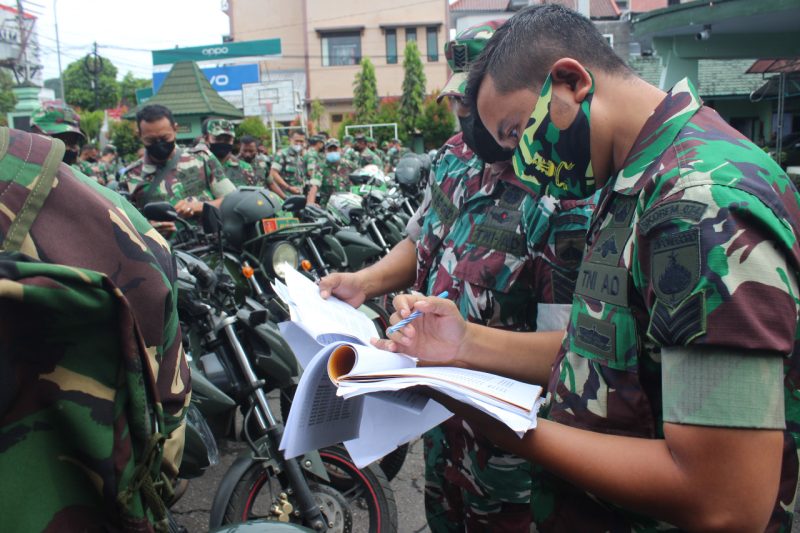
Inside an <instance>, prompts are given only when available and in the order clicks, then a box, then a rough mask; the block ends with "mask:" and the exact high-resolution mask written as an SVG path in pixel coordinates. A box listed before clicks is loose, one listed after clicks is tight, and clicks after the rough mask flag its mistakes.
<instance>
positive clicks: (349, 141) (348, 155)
mask: <svg viewBox="0 0 800 533" xmlns="http://www.w3.org/2000/svg"><path fill="white" fill-rule="evenodd" d="M354 152H355V150H354V149H353V136H352V135H345V136H344V137H342V159H349V160H351V161H354V159H353V158H354V157H355V156H354Z"/></svg>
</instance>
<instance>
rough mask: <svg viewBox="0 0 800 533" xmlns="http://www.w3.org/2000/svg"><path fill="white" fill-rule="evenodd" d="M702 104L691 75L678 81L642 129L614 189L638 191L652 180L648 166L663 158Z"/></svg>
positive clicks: (628, 193) (625, 192)
mask: <svg viewBox="0 0 800 533" xmlns="http://www.w3.org/2000/svg"><path fill="white" fill-rule="evenodd" d="M702 106H703V101H702V100H701V99H700V97H699V96H698V94H697V90H696V89H695V88H694V85H692V82H691V81H689V79H688V78H684V79H682V80H681V81H679V82H678V83H676V84H675V86H674V87H673V88H672V90H670V91H669V93H667V96H666V97H665V98H664V100H662V101H661V103H660V104H659V105H658V107H656V109H655V111H653V114H652V115H650V118H648V119H647V122H645V125H644V127H643V128H642V131H640V132H639V136H638V137H637V138H636V141H635V142H634V143H633V147H632V148H631V151H630V152H629V153H628V157H626V158H625V163H624V164H623V165H622V170H620V171H619V173H617V175H616V177H615V178H614V180H613V183H612V187H613V190H614V192H618V193H620V194H623V195H633V194H637V193H638V192H639V191H640V190H641V189H642V187H644V185H645V184H646V183H647V182H648V181H649V179H650V172H648V169H650V167H651V166H652V165H654V164H656V163H657V162H658V161H659V159H660V157H659V156H660V155H661V154H663V153H664V152H666V151H667V149H668V148H669V146H670V145H671V144H672V143H673V142H674V141H675V138H676V137H677V136H678V133H679V132H680V131H681V130H682V129H683V128H684V126H686V124H687V123H688V122H689V120H691V118H692V117H693V116H694V114H695V113H697V111H698V110H699V109H700V108H701V107H702Z"/></svg>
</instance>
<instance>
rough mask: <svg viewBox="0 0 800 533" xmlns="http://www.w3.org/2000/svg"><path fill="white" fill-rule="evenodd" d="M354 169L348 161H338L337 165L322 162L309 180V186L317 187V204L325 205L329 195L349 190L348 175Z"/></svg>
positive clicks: (326, 161) (325, 161)
mask: <svg viewBox="0 0 800 533" xmlns="http://www.w3.org/2000/svg"><path fill="white" fill-rule="evenodd" d="M354 170H356V167H355V166H354V165H353V163H351V162H350V161H346V160H345V159H340V160H339V162H338V163H331V162H329V161H328V160H324V161H323V162H322V164H321V165H320V167H319V169H318V172H317V174H316V175H315V176H314V177H313V178H312V179H311V182H310V183H311V185H316V186H317V187H319V196H320V199H319V203H320V205H325V204H326V203H327V202H328V198H330V196H331V194H333V193H335V192H342V191H344V192H346V191H348V190H350V174H351V173H352V172H353V171H354Z"/></svg>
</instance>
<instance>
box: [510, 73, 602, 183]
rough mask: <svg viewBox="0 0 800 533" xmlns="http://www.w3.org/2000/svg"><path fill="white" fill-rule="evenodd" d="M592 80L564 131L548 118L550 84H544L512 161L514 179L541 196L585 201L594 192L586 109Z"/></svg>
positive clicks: (589, 98) (551, 92)
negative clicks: (530, 186) (517, 179)
mask: <svg viewBox="0 0 800 533" xmlns="http://www.w3.org/2000/svg"><path fill="white" fill-rule="evenodd" d="M593 96H594V78H593V79H592V87H591V89H589V94H587V95H586V99H584V101H583V102H581V108H580V110H579V111H578V114H577V115H576V116H575V120H573V121H572V124H570V125H569V126H568V127H567V129H565V130H560V129H558V128H557V127H556V126H555V125H554V124H553V122H552V120H551V118H550V102H551V99H552V97H553V82H552V80H551V79H550V76H548V77H547V79H546V80H545V81H544V85H543V86H542V92H541V94H540V95H539V100H538V101H537V102H536V107H534V108H533V113H531V118H530V119H529V120H528V126H527V127H526V128H525V131H524V132H522V138H521V139H520V142H519V146H517V149H516V151H515V152H514V157H513V158H512V161H513V163H514V172H515V173H516V175H517V177H519V179H521V180H522V181H525V182H527V183H529V184H531V185H532V187H533V188H534V190H536V191H538V192H539V194H542V195H545V194H546V195H550V196H553V197H555V198H575V199H577V198H588V197H590V196H591V195H592V194H594V192H595V189H596V184H595V179H594V171H593V170H592V161H591V151H590V144H589V133H590V131H589V108H590V107H591V103H592V97H593Z"/></svg>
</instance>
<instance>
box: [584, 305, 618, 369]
mask: <svg viewBox="0 0 800 533" xmlns="http://www.w3.org/2000/svg"><path fill="white" fill-rule="evenodd" d="M615 331H616V327H615V325H614V324H612V323H610V322H604V321H603V320H598V319H596V318H594V317H591V316H589V315H586V314H583V313H581V314H579V315H578V321H577V324H576V329H575V336H574V342H575V346H577V347H579V348H583V349H584V350H587V351H589V352H591V353H595V354H599V355H602V356H603V357H605V358H606V359H609V360H613V359H614V358H615V356H616V351H617V350H616V338H615Z"/></svg>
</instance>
